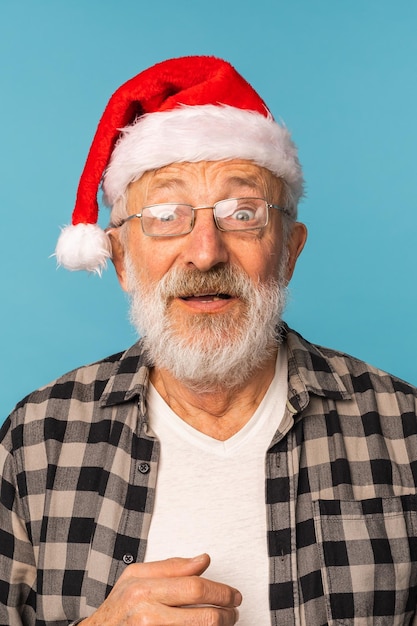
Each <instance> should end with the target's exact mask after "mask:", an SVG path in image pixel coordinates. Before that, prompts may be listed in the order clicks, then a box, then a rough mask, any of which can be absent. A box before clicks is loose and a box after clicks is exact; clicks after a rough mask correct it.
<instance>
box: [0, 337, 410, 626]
mask: <svg viewBox="0 0 417 626" xmlns="http://www.w3.org/2000/svg"><path fill="white" fill-rule="evenodd" d="M285 340H286V342H287V348H288V366H289V392H288V401H287V410H286V414H285V417H284V420H283V422H282V423H281V425H280V430H278V431H277V432H276V434H275V436H274V438H273V440H272V442H271V445H270V447H269V450H268V453H267V455H266V459H265V471H266V509H267V519H268V537H267V540H268V548H269V555H270V610H271V623H272V624H273V625H276V626H278V625H279V626H289V625H292V624H294V625H301V626H302V625H308V626H319V625H322V624H354V625H358V626H359V625H361V626H362V625H365V624H374V625H388V624H390V625H391V624H410V623H413V624H417V617H416V595H417V562H416V561H417V497H416V482H417V421H416V408H417V407H416V405H417V391H416V389H414V388H412V387H410V386H409V385H407V384H406V383H404V382H402V381H400V380H398V379H396V378H393V377H391V376H389V375H387V374H385V373H383V372H380V371H378V370H375V369H373V368H371V367H369V366H367V365H365V364H364V363H362V362H360V361H358V360H356V359H353V358H352V357H349V356H347V355H345V354H341V353H338V352H334V351H331V350H328V349H325V348H321V347H317V346H313V345H311V344H309V343H307V342H306V341H305V340H304V339H303V338H301V337H300V336H299V335H297V334H296V333H294V332H293V331H290V330H288V329H286V331H285ZM148 373H149V370H148V367H147V365H146V362H145V360H144V357H143V354H142V350H141V343H140V342H139V343H137V344H136V345H134V346H133V347H132V348H130V349H129V350H128V351H127V352H124V353H121V354H118V355H116V356H112V357H110V358H108V359H106V360H104V361H101V362H99V363H96V364H94V365H89V366H86V367H83V368H80V369H77V370H75V371H74V372H71V373H69V374H67V375H66V376H64V377H62V378H61V379H59V380H58V381H56V382H54V383H53V384H51V385H49V386H47V387H45V388H43V389H40V390H38V391H36V392H34V393H32V394H31V395H30V396H29V397H28V398H26V399H25V400H24V401H23V402H22V403H21V404H20V405H18V407H17V408H16V410H15V411H14V413H13V414H12V415H11V417H10V418H9V419H8V420H7V421H6V423H5V424H4V426H3V428H2V431H1V437H0V440H1V439H2V445H1V446H0V468H1V477H2V478H1V492H0V493H1V504H0V623H1V624H2V625H3V624H11V625H13V626H15V625H16V626H17V625H18V624H26V625H29V624H30V625H32V624H33V625H34V624H36V625H37V626H40V625H46V624H48V625H52V624H53V625H54V626H59V625H63V624H65V625H67V624H68V623H69V622H71V621H73V620H76V619H78V618H80V617H86V616H87V615H90V614H91V613H92V612H93V611H94V609H95V608H97V607H98V606H99V605H100V604H101V603H102V602H103V600H104V599H105V598H106V596H107V595H108V593H109V592H110V590H111V588H112V587H113V585H114V584H115V582H116V581H117V579H118V577H119V576H120V574H121V573H122V571H123V570H124V568H125V567H126V566H127V565H128V564H129V563H131V562H133V561H141V560H143V558H144V555H145V549H146V537H147V533H148V529H149V523H150V519H151V514H152V506H153V501H154V490H155V483H156V472H157V462H158V454H159V443H158V441H156V440H155V439H154V438H153V437H152V435H151V433H149V430H148V428H147V421H146V389H147V383H148ZM277 418H278V416H277ZM277 421H278V419H277ZM262 462H263V461H262ZM248 566H250V565H249V564H248ZM254 576H256V572H254Z"/></svg>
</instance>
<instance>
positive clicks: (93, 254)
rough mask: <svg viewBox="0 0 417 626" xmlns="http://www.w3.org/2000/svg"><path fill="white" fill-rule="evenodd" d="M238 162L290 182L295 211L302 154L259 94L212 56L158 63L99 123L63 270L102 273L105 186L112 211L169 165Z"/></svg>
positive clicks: (59, 252)
mask: <svg viewBox="0 0 417 626" xmlns="http://www.w3.org/2000/svg"><path fill="white" fill-rule="evenodd" d="M233 158H241V159H247V160H250V161H252V162H254V163H256V164H257V165H260V166H262V167H265V168H267V169H268V170H270V171H271V172H272V173H273V174H275V175H276V176H278V177H280V178H282V179H283V180H284V181H285V182H286V184H287V190H288V191H289V195H290V198H291V199H292V210H293V212H294V215H295V211H296V206H297V202H298V200H299V198H300V196H301V195H302V189H303V180H302V172H301V168H300V164H299V161H298V158H297V150H296V147H295V145H294V143H293V142H292V140H291V137H290V134H289V132H288V130H287V129H286V128H285V127H284V126H281V125H279V124H277V123H276V122H275V121H274V119H273V117H272V115H271V113H270V112H269V110H268V108H267V107H266V105H265V103H264V102H263V100H262V99H261V98H260V96H259V95H258V94H257V93H256V91H255V90H254V89H253V88H252V87H251V86H250V85H249V83H247V82H246V80H245V79H244V78H243V77H242V76H240V74H238V73H237V71H236V70H235V69H234V68H233V67H232V66H231V65H230V64H229V63H227V62H226V61H223V60H221V59H217V58H215V57H208V56H195V57H183V58H179V59H170V60H168V61H163V62H162V63H158V64H157V65H154V66H153V67H151V68H149V69H147V70H145V71H144V72H141V73H140V74H138V75H137V76H135V77H134V78H132V79H130V80H129V81H127V82H126V83H125V84H124V85H122V86H121V87H120V88H119V89H118V90H117V91H116V92H115V93H114V94H113V96H112V97H111V99H110V101H109V103H108V105H107V107H106V109H105V111H104V113H103V116H102V118H101V120H100V122H99V124H98V127H97V131H96V134H95V136H94V139H93V143H92V145H91V148H90V152H89V154H88V157H87V161H86V164H85V167H84V170H83V173H82V175H81V179H80V182H79V186H78V192H77V199H76V204H75V208H74V211H73V214H72V225H70V226H66V227H65V228H63V230H62V232H61V235H60V237H59V240H58V244H57V248H56V257H57V261H58V264H59V265H63V266H64V267H66V268H67V269H70V270H80V269H85V270H88V271H95V272H98V273H101V270H102V269H103V267H105V265H106V262H107V259H108V258H110V257H111V246H110V242H109V238H108V236H107V234H106V233H105V232H104V231H103V230H102V229H101V228H100V227H99V226H98V224H97V218H98V204H97V193H98V190H99V187H100V185H102V188H103V192H104V201H105V203H106V204H108V205H109V206H113V205H114V203H115V202H116V201H117V200H118V199H120V198H121V197H122V196H123V195H124V194H125V192H126V190H127V187H128V186H129V184H130V183H131V182H133V181H134V180H137V179H139V178H140V177H141V176H142V175H143V174H144V173H145V172H146V171H149V170H153V169H157V168H160V167H163V166H165V165H169V164H170V163H176V162H185V161H188V162H197V161H218V160H225V159H233Z"/></svg>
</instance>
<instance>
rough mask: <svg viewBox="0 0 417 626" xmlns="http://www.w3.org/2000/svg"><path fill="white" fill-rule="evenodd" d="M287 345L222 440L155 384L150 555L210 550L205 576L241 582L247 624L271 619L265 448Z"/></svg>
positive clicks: (279, 409)
mask: <svg viewBox="0 0 417 626" xmlns="http://www.w3.org/2000/svg"><path fill="white" fill-rule="evenodd" d="M285 352H286V351H285V348H283V347H281V348H280V350H279V354H278V359H277V365H276V368H275V376H274V379H273V381H272V382H271V385H270V387H269V389H268V390H267V392H266V394H265V396H264V398H263V399H262V401H261V403H260V405H259V406H258V408H257V410H256V411H255V413H254V415H253V416H252V417H251V419H250V420H249V422H247V424H245V426H244V427H243V428H242V429H241V430H240V431H239V432H238V433H236V434H235V435H233V437H230V438H229V439H227V440H226V441H218V440H217V439H213V438H212V437H208V436H207V435H204V434H202V433H201V432H199V431H198V430H196V429H194V428H193V427H191V426H190V425H188V424H187V423H186V422H184V421H183V420H182V419H181V418H180V417H178V415H176V414H175V413H174V412H173V411H172V410H171V409H170V407H169V406H168V405H167V404H166V403H165V401H164V400H163V399H162V397H161V396H160V395H159V394H158V392H157V391H156V389H155V388H154V387H153V386H150V389H149V392H148V408H149V420H150V426H151V429H152V430H153V432H154V433H155V435H156V436H157V438H158V439H159V441H160V444H161V457H160V461H159V465H158V478H157V485H156V495H155V506H154V511H153V514H152V519H151V525H150V532H149V538H148V544H147V550H146V558H145V560H146V561H156V560H160V559H166V558H169V557H172V556H183V557H192V556H196V555H197V554H201V553H203V552H207V553H208V554H209V555H210V557H211V564H210V567H209V568H208V570H207V571H206V572H205V573H204V574H203V576H205V577H206V578H210V579H212V580H217V581H219V582H224V583H227V584H229V585H231V586H233V587H236V588H237V589H239V591H240V592H241V593H242V596H243V602H242V605H241V607H240V609H239V614H240V619H239V624H240V625H241V626H254V624H262V625H263V624H268V623H269V620H270V616H269V602H268V587H269V575H268V568H269V563H268V552H267V521H266V506H265V454H266V451H267V449H268V446H269V444H270V442H271V440H272V437H273V435H274V434H275V432H276V430H277V428H278V426H279V424H280V422H281V420H282V417H283V415H284V409H285V403H286V398H287V384H288V383H287V358H286V354H285Z"/></svg>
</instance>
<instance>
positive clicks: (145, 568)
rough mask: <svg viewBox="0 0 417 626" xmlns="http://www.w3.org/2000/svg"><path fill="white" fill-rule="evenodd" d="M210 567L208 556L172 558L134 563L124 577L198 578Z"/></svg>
mask: <svg viewBox="0 0 417 626" xmlns="http://www.w3.org/2000/svg"><path fill="white" fill-rule="evenodd" d="M209 565H210V557H209V555H208V554H200V555H198V556H195V557H193V558H189V559H185V558H182V557H173V558H170V559H165V560H164V561H150V562H149V563H134V564H133V565H129V567H128V568H127V569H126V570H125V574H126V576H134V577H136V578H173V577H177V576H200V575H201V574H202V573H203V572H205V570H206V569H207V568H208V566H209Z"/></svg>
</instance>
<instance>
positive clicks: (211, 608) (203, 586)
mask: <svg viewBox="0 0 417 626" xmlns="http://www.w3.org/2000/svg"><path fill="white" fill-rule="evenodd" d="M209 564H210V557H209V556H208V555H207V554H202V555H201V556H198V557H195V558H193V559H182V558H172V559H167V560H166V561H155V562H153V563H134V564H133V565H129V567H127V568H126V570H125V571H124V572H123V574H122V575H121V576H120V578H119V580H118V581H117V583H116V584H115V586H114V588H113V590H112V591H111V593H110V594H109V596H108V598H107V599H106V600H105V601H104V602H103V604H102V605H101V606H100V607H99V608H98V609H97V611H96V612H95V613H94V614H93V615H92V616H91V617H89V618H87V619H85V620H84V621H83V622H82V624H83V626H122V625H123V626H141V625H145V624H146V626H164V624H166V625H168V624H169V625H170V626H175V625H177V626H206V625H207V624H213V625H216V626H232V625H233V624H235V623H236V621H237V619H238V612H237V610H236V607H237V606H239V605H240V603H241V601H242V596H241V595H240V593H239V591H237V590H236V589H233V587H229V585H225V584H223V583H218V582H214V581H212V580H208V579H206V578H200V575H201V574H202V573H203V572H204V571H205V570H206V569H207V567H208V566H209ZM198 605H203V606H198ZM207 605H208V606H207Z"/></svg>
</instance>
